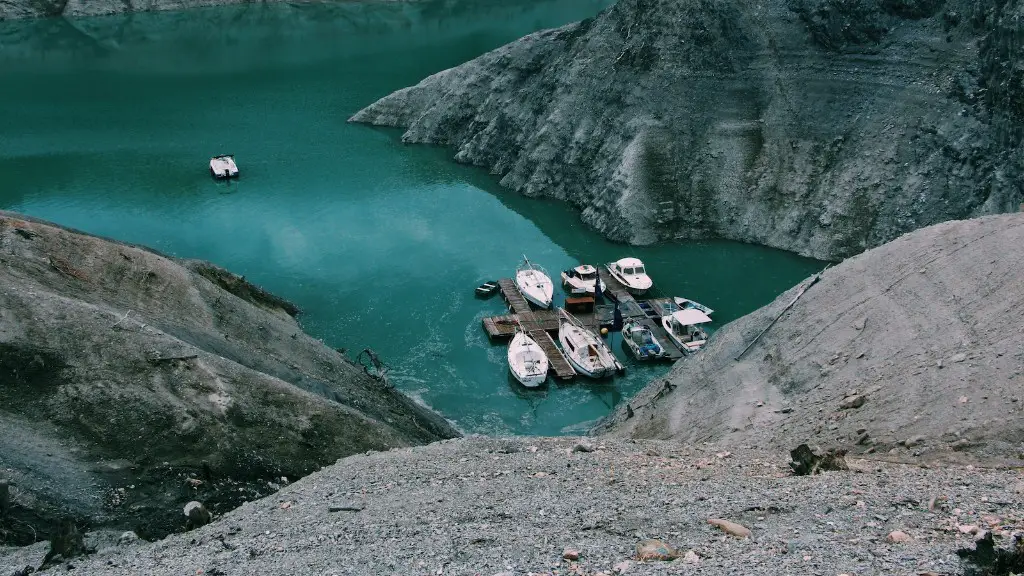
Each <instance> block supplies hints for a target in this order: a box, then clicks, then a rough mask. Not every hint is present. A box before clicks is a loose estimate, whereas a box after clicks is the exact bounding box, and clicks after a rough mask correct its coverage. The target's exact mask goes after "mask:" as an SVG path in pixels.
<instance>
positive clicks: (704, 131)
mask: <svg viewBox="0 0 1024 576" xmlns="http://www.w3.org/2000/svg"><path fill="white" fill-rule="evenodd" d="M1022 11H1024V4H1022V2H1021V1H1020V0H1016V1H1007V0H986V1H984V2H974V1H967V0H948V1H946V2H932V1H923V0H922V1H906V2H889V1H875V0H854V1H845V0H844V1H842V2H839V1H836V0H768V1H766V2H757V3H751V2H746V1H743V0H729V1H725V2H720V1H710V0H683V1H678V0H620V1H619V2H618V3H617V4H616V5H615V6H613V7H611V8H609V9H607V10H606V11H604V12H603V13H602V14H600V15H599V16H597V17H595V18H592V19H589V20H585V21H583V22H580V23H578V24H574V25H570V26H566V27H563V28H560V29H557V30H550V31H545V32H539V33H536V34H533V35H530V36H527V37H525V38H523V39H521V40H519V41H517V42H515V43H512V44H509V45H507V46H504V47H502V48H499V49H497V50H494V51H493V52H490V53H488V54H485V55H483V56H481V57H479V58H477V59H475V60H473V61H470V62H468V63H466V64H464V65H462V66H459V67H457V68H453V69H450V70H446V71H443V72H440V73H438V74H436V75H433V76H431V77H429V78H427V79H425V80H423V81H422V82H421V83H420V84H418V85H416V86H413V87H411V88H407V89H404V90H400V91H398V92H396V93H395V94H392V95H390V96H387V97H385V98H383V99H381V100H380V101H378V102H376V103H374V104H372V105H370V106H369V107H367V108H366V109H364V110H362V111H360V112H359V113H357V114H356V115H355V116H353V117H352V120H353V121H356V122H365V123H370V124H376V125H382V126H396V127H402V128H406V129H407V130H406V132H405V134H404V136H403V141H405V142H410V143H427V144H441V145H446V146H450V147H452V148H453V149H454V150H455V159H456V160H458V161H460V162H466V163H471V164H476V165H480V166H484V167H486V168H488V169H489V170H491V171H492V172H493V173H495V174H497V175H499V176H501V183H502V184H503V185H504V186H507V187H509V188H511V189H514V190H517V191H519V192H522V193H523V194H526V195H530V196H541V195H544V196H551V197H554V198H558V199H562V200H565V201H567V202H570V203H572V204H573V205H575V206H576V207H578V208H579V209H580V210H581V211H582V214H583V219H584V221H585V222H587V223H588V224H589V225H591V226H593V227H594V228H596V229H597V230H599V231H601V232H603V233H604V234H606V235H607V236H609V237H611V238H613V239H617V240H622V241H628V242H634V243H648V242H654V241H657V240H665V239H676V238H698V239H699V238H706V237H723V238H730V239H734V240H741V241H745V242H753V243H757V244H763V245H767V246H774V247H778V248H783V249H786V250H791V251H795V252H799V253H801V254H805V255H808V256H814V257H817V258H821V259H840V258H842V257H845V256H849V255H852V254H856V253H859V252H861V251H863V250H865V249H867V248H870V247H873V246H877V245H880V244H882V243H884V242H886V241H888V240H891V239H893V238H895V237H897V236H899V235H900V234H902V233H904V232H907V231H910V230H914V229H917V228H919V227H921V226H925V225H929V224H933V223H937V222H941V221H945V220H950V219H959V218H966V217H971V216H976V215H982V214H992V213H1000V212H1007V211H1016V210H1017V209H1018V206H1019V205H1020V204H1021V202H1022V201H1024V184H1022V180H1021V177H1020V176H1021V174H1022V166H1024V152H1022V151H1021V149H1020V143H1021V142H1022V136H1024V112H1022V110H1024V108H1022V107H1021V102H1022V98H1024V84H1022V81H1024V73H1021V64H1020V53H1019V47H1020V46H1021V45H1022V40H1024V24H1022V22H1024V18H1021V13H1022Z"/></svg>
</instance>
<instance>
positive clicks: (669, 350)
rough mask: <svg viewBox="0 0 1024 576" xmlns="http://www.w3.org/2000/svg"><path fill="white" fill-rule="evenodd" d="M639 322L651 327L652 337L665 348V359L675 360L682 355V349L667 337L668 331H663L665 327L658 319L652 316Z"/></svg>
mask: <svg viewBox="0 0 1024 576" xmlns="http://www.w3.org/2000/svg"><path fill="white" fill-rule="evenodd" d="M640 323H641V324H643V325H644V326H646V327H648V328H650V329H651V332H653V333H654V337H655V338H657V339H658V342H660V343H661V345H662V347H664V348H665V352H666V355H665V359H666V360H669V361H672V362H675V361H676V360H679V359H680V358H682V357H683V356H684V354H683V351H682V350H680V349H679V348H678V347H677V346H676V345H675V343H674V342H672V340H671V339H669V337H668V333H667V332H665V328H664V327H663V326H662V325H661V321H660V320H655V319H653V318H645V319H643V320H641V321H640Z"/></svg>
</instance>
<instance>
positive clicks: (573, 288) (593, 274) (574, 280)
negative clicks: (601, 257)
mask: <svg viewBox="0 0 1024 576" xmlns="http://www.w3.org/2000/svg"><path fill="white" fill-rule="evenodd" d="M598 276H599V275H598V273H597V268H596V267H594V266H591V265H590V264H580V265H579V266H577V267H575V268H573V269H571V270H565V271H563V272H562V287H563V288H565V291H566V292H567V293H569V294H579V295H590V296H593V295H594V287H595V286H596V285H597V283H598V282H600V283H601V291H602V292H604V290H605V284H604V280H601V279H600V278H598Z"/></svg>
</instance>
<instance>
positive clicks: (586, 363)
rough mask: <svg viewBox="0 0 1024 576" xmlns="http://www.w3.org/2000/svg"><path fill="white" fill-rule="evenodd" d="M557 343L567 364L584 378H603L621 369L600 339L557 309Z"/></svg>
mask: <svg viewBox="0 0 1024 576" xmlns="http://www.w3.org/2000/svg"><path fill="white" fill-rule="evenodd" d="M558 341H559V342H560V343H561V344H562V351H564V352H565V356H566V357H567V358H568V359H569V363H570V364H572V367H573V368H575V369H576V372H578V373H580V374H583V375H584V376H588V377H590V378H603V377H605V376H611V375H612V374H614V373H615V371H616V370H621V369H622V364H619V361H618V360H616V359H615V355H614V354H612V351H611V350H609V349H608V345H607V344H605V343H604V341H603V340H601V337H600V336H598V335H597V334H594V332H592V331H591V330H589V329H588V328H587V327H586V326H584V325H583V323H582V322H580V321H579V320H577V319H576V317H575V316H573V315H572V314H569V313H568V312H566V311H565V310H564V309H562V308H559V309H558Z"/></svg>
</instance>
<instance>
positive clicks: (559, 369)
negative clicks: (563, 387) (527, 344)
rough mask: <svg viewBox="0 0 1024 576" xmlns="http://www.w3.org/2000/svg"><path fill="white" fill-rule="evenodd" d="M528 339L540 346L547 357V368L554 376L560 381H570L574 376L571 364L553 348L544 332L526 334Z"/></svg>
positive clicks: (537, 331)
mask: <svg viewBox="0 0 1024 576" xmlns="http://www.w3.org/2000/svg"><path fill="white" fill-rule="evenodd" d="M528 334H529V336H530V338H533V340H534V342H536V343H537V344H538V345H540V347H541V349H543V350H544V353H545V354H547V356H548V367H549V369H550V370H551V371H552V372H554V373H555V376H556V377H558V378H561V379H562V380H570V379H572V378H573V377H574V376H576V370H574V369H573V367H572V364H569V360H568V359H567V358H566V357H565V354H563V353H562V350H561V349H560V348H559V347H558V346H555V341H554V339H552V338H551V335H550V334H548V333H547V331H545V330H533V331H531V332H528Z"/></svg>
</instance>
